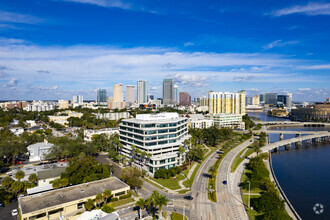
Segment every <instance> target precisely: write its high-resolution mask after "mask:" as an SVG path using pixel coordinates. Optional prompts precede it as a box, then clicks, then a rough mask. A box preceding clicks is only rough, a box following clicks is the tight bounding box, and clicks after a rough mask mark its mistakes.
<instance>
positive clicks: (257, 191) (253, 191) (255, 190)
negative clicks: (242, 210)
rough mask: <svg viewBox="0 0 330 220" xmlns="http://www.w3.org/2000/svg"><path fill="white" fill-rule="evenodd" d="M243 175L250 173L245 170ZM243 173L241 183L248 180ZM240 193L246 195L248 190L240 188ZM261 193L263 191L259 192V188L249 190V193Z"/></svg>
mask: <svg viewBox="0 0 330 220" xmlns="http://www.w3.org/2000/svg"><path fill="white" fill-rule="evenodd" d="M245 173H251V171H250V170H247V169H245ZM245 173H243V174H242V178H241V183H243V182H244V181H245V180H247V179H248V177H247V176H246V175H245ZM241 191H242V193H248V192H249V190H248V189H242V188H241ZM261 192H263V190H261V189H259V188H255V189H251V190H250V193H261Z"/></svg>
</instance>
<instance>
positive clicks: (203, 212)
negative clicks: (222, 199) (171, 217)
mask: <svg viewBox="0 0 330 220" xmlns="http://www.w3.org/2000/svg"><path fill="white" fill-rule="evenodd" d="M218 154H219V152H218V151H215V152H213V153H212V154H211V155H210V156H209V157H208V158H207V159H206V160H205V161H204V162H203V163H202V165H201V166H200V168H199V170H198V172H197V174H196V177H195V180H194V183H193V185H192V188H191V191H192V197H193V200H192V202H191V206H190V217H191V218H190V219H202V217H203V219H208V218H207V216H210V215H214V213H216V207H215V205H214V203H213V202H211V201H210V200H209V199H208V189H207V188H208V181H209V174H208V170H209V169H210V167H211V166H212V165H213V164H214V163H215V161H216V160H217V158H218V156H219V155H218Z"/></svg>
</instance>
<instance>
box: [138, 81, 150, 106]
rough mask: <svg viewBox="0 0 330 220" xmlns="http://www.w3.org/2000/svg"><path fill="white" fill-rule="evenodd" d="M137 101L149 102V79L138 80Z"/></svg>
mask: <svg viewBox="0 0 330 220" xmlns="http://www.w3.org/2000/svg"><path fill="white" fill-rule="evenodd" d="M137 102H138V104H144V103H147V102H148V87H147V80H139V81H138V82H137Z"/></svg>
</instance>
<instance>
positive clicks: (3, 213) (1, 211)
mask: <svg viewBox="0 0 330 220" xmlns="http://www.w3.org/2000/svg"><path fill="white" fill-rule="evenodd" d="M17 207H18V202H17V201H15V202H12V203H10V204H9V205H7V206H5V207H0V219H8V220H10V219H17V216H12V215H11V210H13V209H18V208H17Z"/></svg>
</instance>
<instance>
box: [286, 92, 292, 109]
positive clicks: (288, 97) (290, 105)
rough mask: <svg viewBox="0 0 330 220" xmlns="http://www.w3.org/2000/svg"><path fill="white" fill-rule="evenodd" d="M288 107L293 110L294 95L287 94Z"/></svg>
mask: <svg viewBox="0 0 330 220" xmlns="http://www.w3.org/2000/svg"><path fill="white" fill-rule="evenodd" d="M286 107H288V108H290V109H291V108H292V93H288V94H287V99H286Z"/></svg>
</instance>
